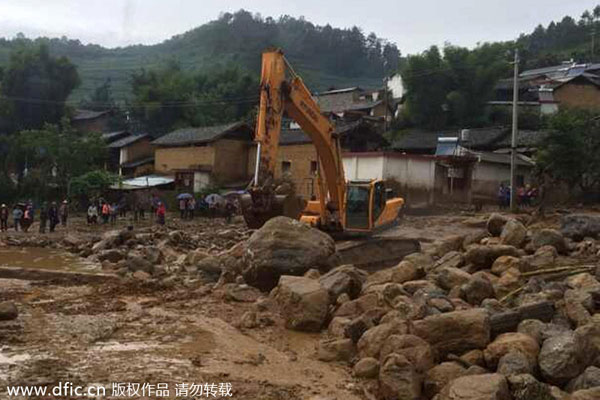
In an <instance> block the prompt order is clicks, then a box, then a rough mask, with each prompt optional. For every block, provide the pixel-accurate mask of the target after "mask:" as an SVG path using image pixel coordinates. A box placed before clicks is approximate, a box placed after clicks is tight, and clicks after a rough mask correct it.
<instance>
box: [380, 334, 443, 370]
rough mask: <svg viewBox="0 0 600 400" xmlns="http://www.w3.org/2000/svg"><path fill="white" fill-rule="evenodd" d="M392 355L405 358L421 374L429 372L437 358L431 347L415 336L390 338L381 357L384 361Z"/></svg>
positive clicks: (385, 343)
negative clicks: (399, 355)
mask: <svg viewBox="0 0 600 400" xmlns="http://www.w3.org/2000/svg"><path fill="white" fill-rule="evenodd" d="M392 353H396V354H401V355H403V356H405V357H406V358H407V359H408V360H409V361H410V362H411V363H412V364H413V365H414V367H415V369H416V371H417V372H419V373H423V372H425V371H427V370H428V369H430V368H431V367H433V365H434V363H435V357H434V354H433V350H432V349H431V346H430V345H429V344H428V343H427V342H426V341H424V340H423V339H421V338H420V337H418V336H415V335H391V336H389V337H388V338H387V339H386V340H385V342H384V343H383V346H382V347H381V352H380V355H379V357H380V359H382V360H384V359H385V358H386V357H387V356H388V355H389V354H392Z"/></svg>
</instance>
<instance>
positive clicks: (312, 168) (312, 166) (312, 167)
mask: <svg viewBox="0 0 600 400" xmlns="http://www.w3.org/2000/svg"><path fill="white" fill-rule="evenodd" d="M318 168H319V164H318V163H317V162H316V161H311V162H310V174H311V175H317V169H318Z"/></svg>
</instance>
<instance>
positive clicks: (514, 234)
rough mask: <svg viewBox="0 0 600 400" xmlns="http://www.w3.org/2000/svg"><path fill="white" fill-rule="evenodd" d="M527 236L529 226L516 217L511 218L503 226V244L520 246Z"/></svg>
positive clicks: (501, 238)
mask: <svg viewBox="0 0 600 400" xmlns="http://www.w3.org/2000/svg"><path fill="white" fill-rule="evenodd" d="M526 237H527V228H525V225H523V224H522V223H521V222H519V221H517V220H516V219H511V220H509V221H508V222H507V223H506V224H505V225H504V228H502V233H501V234H500V241H501V243H502V244H507V245H510V246H515V247H520V246H521V245H522V244H523V242H524V241H525V238H526Z"/></svg>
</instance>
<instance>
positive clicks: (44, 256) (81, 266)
mask: <svg viewBox="0 0 600 400" xmlns="http://www.w3.org/2000/svg"><path fill="white" fill-rule="evenodd" d="M0 267H23V268H36V269H46V270H54V271H73V272H94V271H99V270H100V265H99V264H96V263H93V262H89V261H87V260H83V259H81V258H80V257H77V256H74V255H72V254H70V253H67V252H65V251H64V250H57V249H50V248H46V247H21V248H18V247H17V248H15V247H0Z"/></svg>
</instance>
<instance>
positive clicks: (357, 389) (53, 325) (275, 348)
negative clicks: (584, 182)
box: [0, 212, 556, 400]
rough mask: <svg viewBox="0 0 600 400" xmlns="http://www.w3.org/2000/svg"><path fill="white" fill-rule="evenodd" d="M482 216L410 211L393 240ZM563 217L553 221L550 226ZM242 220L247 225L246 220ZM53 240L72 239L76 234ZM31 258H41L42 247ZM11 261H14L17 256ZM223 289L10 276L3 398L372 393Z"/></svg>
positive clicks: (202, 227)
mask: <svg viewBox="0 0 600 400" xmlns="http://www.w3.org/2000/svg"><path fill="white" fill-rule="evenodd" d="M483 215H484V214H480V215H479V217H482V216H483ZM480 221H482V219H480V218H478V215H474V214H469V213H457V212H452V213H451V214H444V215H432V216H407V217H405V219H404V221H403V222H402V224H401V225H400V226H399V227H396V228H393V229H391V230H389V231H387V232H385V234H384V235H386V236H402V237H410V238H415V239H419V240H420V241H421V243H422V246H424V247H425V248H426V246H428V245H429V244H430V243H432V242H433V241H434V240H436V239H441V238H444V237H447V236H451V235H456V234H464V233H468V232H470V231H472V230H475V229H477V228H480V227H481V226H480V225H481V222H480ZM555 222H556V220H555V219H552V218H550V219H547V220H542V221H540V222H539V223H541V224H547V225H549V226H553V224H554V223H555ZM149 223H150V222H149V221H147V222H145V224H149ZM128 224H129V222H128V221H122V222H120V225H121V226H126V225H128ZM143 224H144V223H142V225H143ZM168 226H169V228H171V229H181V230H183V231H185V232H189V233H190V234H197V233H198V232H203V233H206V237H207V243H206V247H207V249H208V250H210V251H215V252H216V251H220V250H222V249H225V248H227V247H228V246H231V245H232V243H231V242H230V241H228V240H227V239H224V238H222V237H220V236H219V235H217V234H216V233H215V232H217V231H218V230H219V229H220V230H222V229H228V228H229V227H228V226H227V225H225V223H224V221H222V220H209V219H196V220H194V221H193V222H187V221H186V222H181V221H179V220H176V219H172V220H170V222H169V223H168ZM232 227H233V228H235V229H238V230H243V229H244V228H243V225H242V222H241V220H236V221H235V222H234V224H233V225H232ZM136 228H140V225H138V226H136ZM107 229H112V227H110V226H107V227H102V226H101V227H88V226H86V225H85V223H84V222H83V220H82V219H81V218H75V219H74V220H72V221H71V223H70V226H69V228H68V231H69V233H70V234H75V235H80V236H86V235H92V236H93V235H98V234H99V233H101V232H100V231H102V230H107ZM2 235H4V239H5V241H6V234H2ZM21 235H23V234H21ZM30 235H31V234H30ZM53 235H54V237H60V236H61V235H63V236H64V235H65V230H64V229H60V230H59V231H58V232H57V233H55V234H53ZM13 236H14V235H13ZM211 237H212V238H213V239H214V242H215V243H214V244H211V243H210V241H211ZM1 238H2V237H0V239H1ZM0 249H2V250H5V249H6V247H0ZM18 250H19V251H20V252H22V257H21V258H19V259H18V260H17V259H16V258H15V263H18V264H19V266H24V267H27V266H28V265H27V256H26V255H27V254H28V248H19V249H18ZM23 254H25V255H23ZM30 255H31V265H34V264H35V262H34V261H35V260H36V259H37V258H36V254H35V252H34V251H32V252H31V253H30ZM38 256H39V255H38ZM0 257H1V256H0ZM38 258H39V257H38ZM38 261H39V260H38ZM75 262H76V261H75V260H74V259H73V258H65V259H62V258H60V257H59V259H58V261H56V264H57V265H56V268H57V269H73V268H72V264H73V263H75ZM0 264H3V265H9V264H10V256H9V258H8V259H7V258H6V257H4V258H3V259H2V260H1V262H0ZM65 264H66V265H65ZM87 267H89V265H84V266H82V267H81V268H87ZM76 269H77V268H76ZM213 286H214V283H213V282H205V281H202V280H201V279H200V278H197V277H195V276H190V275H186V274H181V275H176V276H173V275H171V276H168V277H166V278H161V279H152V280H146V281H142V280H136V279H133V278H115V279H110V280H105V279H102V280H99V281H98V282H92V283H87V284H83V283H82V282H81V281H80V280H79V279H77V278H76V277H73V279H62V280H41V281H40V280H36V281H33V280H32V281H29V280H23V279H19V280H14V279H0V300H2V301H4V300H10V301H13V302H15V304H16V305H17V307H18V310H19V317H18V318H17V319H16V320H13V321H0V346H1V347H0V398H8V395H7V393H6V391H5V390H6V385H24V386H31V385H44V386H48V387H52V386H54V385H57V384H58V383H59V382H65V381H69V382H72V383H73V384H76V385H81V386H86V385H89V384H102V385H104V386H105V387H106V390H107V392H106V393H107V396H106V397H104V398H119V397H112V396H111V393H112V387H111V386H112V383H120V382H124V383H128V382H132V383H133V382H139V383H146V382H147V383H154V384H156V383H168V384H169V387H170V389H171V392H170V394H171V395H170V398H191V397H185V396H175V385H176V384H181V383H189V384H192V383H196V384H198V383H212V382H214V383H217V384H219V383H231V385H232V394H233V396H232V398H234V399H264V400H279V399H281V400H283V399H291V400H295V399H298V400H305V399H312V400H317V399H319V400H326V399H347V400H353V399H365V398H368V397H366V395H365V394H364V393H363V390H362V388H361V384H360V382H359V381H358V380H355V379H354V378H353V377H352V374H351V369H350V368H349V367H348V366H347V365H344V364H341V363H340V364H335V363H324V362H320V361H318V360H317V359H316V354H315V348H316V345H317V343H318V340H319V338H320V336H319V334H306V333H298V332H293V331H289V330H286V329H285V328H284V327H283V323H282V321H281V320H280V318H279V316H278V315H277V314H276V313H275V312H273V313H270V314H269V313H267V314H266V315H268V316H267V317H266V318H265V319H264V320H263V321H261V324H260V325H261V326H260V327H258V328H255V329H244V328H240V327H239V325H240V324H239V321H240V318H241V316H242V315H243V314H244V313H245V312H246V311H249V310H252V309H253V308H254V307H256V306H255V304H254V303H243V302H233V301H229V300H227V299H226V298H225V296H224V293H223V291H222V290H221V289H213ZM22 398H25V397H22ZM47 398H53V397H47ZM63 398H64V397H63ZM99 398H100V397H99ZM120 398H124V397H120ZM126 398H127V397H126ZM129 398H144V397H142V396H132V397H129ZM149 398H156V397H152V396H150V397H149Z"/></svg>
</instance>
